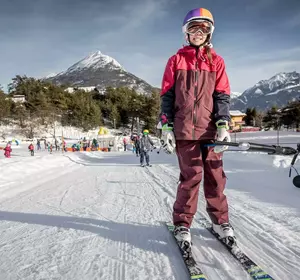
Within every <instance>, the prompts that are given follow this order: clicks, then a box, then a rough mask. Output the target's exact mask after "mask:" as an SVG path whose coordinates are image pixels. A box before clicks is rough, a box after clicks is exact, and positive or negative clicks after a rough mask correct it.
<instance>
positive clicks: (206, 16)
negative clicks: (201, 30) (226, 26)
mask: <svg viewBox="0 0 300 280" xmlns="http://www.w3.org/2000/svg"><path fill="white" fill-rule="evenodd" d="M192 21H199V22H201V21H208V22H210V23H211V24H212V32H211V34H212V33H213V31H214V18H213V16H212V13H211V12H210V11H209V10H207V9H205V8H197V9H193V10H191V11H189V12H188V13H187V14H186V16H185V18H184V20H183V24H182V32H183V33H186V31H187V26H188V24H189V23H190V22H192Z"/></svg>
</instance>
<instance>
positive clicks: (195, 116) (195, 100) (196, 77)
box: [192, 48, 199, 140]
mask: <svg viewBox="0 0 300 280" xmlns="http://www.w3.org/2000/svg"><path fill="white" fill-rule="evenodd" d="M198 52H199V49H198V48H197V49H196V64H195V66H196V67H195V68H196V69H195V90H194V108H193V129H192V138H193V140H196V139H195V124H196V121H197V113H196V103H197V92H198Z"/></svg>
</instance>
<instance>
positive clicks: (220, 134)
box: [214, 120, 231, 153]
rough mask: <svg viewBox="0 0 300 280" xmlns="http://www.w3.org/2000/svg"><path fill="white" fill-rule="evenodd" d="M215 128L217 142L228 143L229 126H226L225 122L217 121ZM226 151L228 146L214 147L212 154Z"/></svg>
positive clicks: (226, 122)
mask: <svg viewBox="0 0 300 280" xmlns="http://www.w3.org/2000/svg"><path fill="white" fill-rule="evenodd" d="M216 126H217V141H226V142H230V141H231V137H230V134H229V132H228V129H229V126H228V121H226V120H218V121H217V122H216ZM227 149H228V146H225V145H224V146H215V148H214V152H215V153H222V152H224V151H226V150H227Z"/></svg>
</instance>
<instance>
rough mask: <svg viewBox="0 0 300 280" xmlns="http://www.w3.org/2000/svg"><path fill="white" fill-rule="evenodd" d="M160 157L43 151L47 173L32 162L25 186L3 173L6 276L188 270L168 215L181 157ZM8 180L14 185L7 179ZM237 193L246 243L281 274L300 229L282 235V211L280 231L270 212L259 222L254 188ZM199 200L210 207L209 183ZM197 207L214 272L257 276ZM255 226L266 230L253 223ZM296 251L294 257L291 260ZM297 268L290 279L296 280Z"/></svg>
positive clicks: (171, 276) (198, 237) (160, 275)
mask: <svg viewBox="0 0 300 280" xmlns="http://www.w3.org/2000/svg"><path fill="white" fill-rule="evenodd" d="M155 160H157V163H156V164H155ZM31 161H32V162H34V161H33V159H31ZM153 161H154V165H153V166H152V167H145V168H141V167H140V166H139V165H138V159H137V158H136V157H135V156H133V155H132V154H130V153H123V154H122V153H107V154H102V153H90V154H89V153H70V154H68V156H67V157H62V156H57V157H52V158H51V160H50V163H46V161H45V166H44V167H45V168H44V169H45V170H44V171H43V170H42V168H41V167H39V168H37V169H36V170H38V171H39V172H43V174H44V176H41V177H38V175H37V174H38V173H34V172H33V171H32V170H27V171H26V172H27V173H26V174H27V175H28V176H27V177H26V178H25V177H24V178H22V179H23V184H22V185H20V187H18V186H17V185H15V184H14V183H13V182H10V181H4V180H3V181H1V180H0V183H1V182H2V184H3V185H2V186H3V188H4V189H5V192H6V194H7V195H6V196H3V197H1V198H0V203H1V204H0V205H1V211H0V219H1V220H2V222H1V224H0V229H1V232H2V234H1V237H0V248H1V253H0V279H22V280H23V279H24V280H31V279H72V280H77V279H78V280H85V279H87V280H89V279H95V280H96V279H97V280H98V279H122V280H135V279H136V280H137V279H151V280H160V279H164V280H165V279H168V280H184V279H188V276H187V272H186V271H185V266H184V264H183V262H182V260H181V256H180V253H179V251H178V248H177V246H176V244H174V240H173V237H172V236H171V235H170V234H169V233H168V231H167V229H166V228H165V227H164V226H162V225H161V222H165V221H170V220H171V218H172V216H171V215H172V207H173V203H174V200H175V197H176V190H177V183H178V182H177V181H178V177H179V171H178V168H177V166H176V164H174V161H173V162H171V163H170V160H169V159H166V160H165V161H164V162H162V161H161V155H160V156H156V157H155V155H154V154H153ZM39 162H40V161H39ZM12 166H13V165H12ZM62 167H63V168H62ZM11 168H14V167H11ZM0 179H1V178H0ZM6 180H7V179H6ZM12 181H13V180H12ZM10 183H12V184H13V189H12V190H10V191H9V189H7V185H5V186H4V184H10ZM0 186H1V184H0ZM230 195H231V199H234V200H236V201H235V202H233V203H230V205H231V214H232V221H233V224H234V226H235V229H236V232H237V235H238V238H239V240H240V239H241V245H242V246H243V249H245V251H246V252H247V253H249V255H250V256H251V257H253V259H255V260H256V261H257V262H258V263H259V264H263V266H264V268H266V270H267V271H268V272H270V273H271V274H272V273H273V272H276V276H279V277H281V276H282V275H286V274H284V273H288V272H289V270H290V269H297V268H296V267H295V266H296V261H297V260H298V255H297V252H299V250H298V247H297V246H299V245H297V244H299V243H297V244H296V243H295V240H298V239H297V238H298V237H297V234H296V233H295V232H293V231H292V230H291V232H287V234H286V236H287V237H288V236H290V239H288V238H287V239H286V241H285V242H284V243H286V245H288V244H287V243H288V242H290V245H291V246H285V244H284V243H280V239H278V238H277V237H278V235H276V231H277V230H278V227H279V226H280V223H281V221H280V220H278V225H277V224H276V226H275V227H274V232H270V231H268V232H269V234H270V235H271V237H272V238H270V236H269V235H267V234H266V231H264V230H263V229H264V228H267V226H268V225H269V224H270V223H272V219H273V218H274V216H272V217H269V218H270V220H268V215H270V213H271V212H270V211H269V212H268V213H263V212H262V213H261V216H264V217H262V221H263V224H262V225H260V223H257V220H256V218H253V220H251V216H253V217H259V218H260V216H259V215H257V212H260V211H261V205H257V207H254V206H253V205H255V204H253V203H248V204H247V203H246V206H245V202H246V201H247V199H248V197H247V196H246V195H245V196H242V195H241V193H240V192H236V193H235V192H234V191H233V190H230ZM245 207H247V209H246V208H245ZM198 208H199V212H200V213H201V214H205V202H204V198H203V191H202V187H201V191H200V198H199V203H198ZM243 211H244V212H243ZM245 212H247V213H248V215H246V214H245ZM240 215H243V217H245V219H244V218H243V219H241V216H240ZM197 217H199V216H198V215H197V216H196V218H195V220H194V223H193V229H192V234H193V240H194V241H193V242H194V244H195V248H194V253H195V257H196V259H197V260H198V261H199V263H200V265H201V267H202V268H203V271H204V272H205V273H206V274H207V276H208V277H209V279H220V280H229V279H241V280H242V279H250V278H249V277H248V275H247V274H246V273H245V272H244V271H243V270H242V269H241V267H240V265H239V263H238V262H237V261H236V260H235V259H234V258H233V257H232V256H231V255H230V254H229V253H228V252H227V250H226V249H225V248H224V246H223V245H222V244H220V242H219V241H217V240H215V237H213V236H212V235H211V234H210V233H209V232H208V231H207V230H204V229H201V227H200V224H199V223H198V222H197ZM293 217H294V218H296V216H293ZM263 218H264V219H263ZM277 226H278V227H277ZM253 227H254V228H255V229H256V233H259V234H253V235H251V234H250V233H249V232H253V230H252V228H253ZM260 227H262V228H261V229H260ZM271 233H272V234H271ZM279 236H280V235H279ZM248 239H249V240H248ZM275 245H276V246H277V247H276V250H277V251H278V253H277V252H276V251H275V249H274V248H272V247H274V246H275ZM292 245H293V246H294V250H293V249H292ZM247 246H248V247H247ZM287 247H289V248H290V250H288V249H287ZM261 249H263V250H262V252H261V251H260V250H261ZM275 252H276V254H275ZM269 253H270V254H271V255H270V256H268V254H269ZM289 256H290V257H291V256H292V259H291V261H290V264H289V266H287V265H286V264H284V265H283V264H282V262H285V261H287V258H288V257H289ZM293 256H294V258H293ZM277 257H278V258H279V260H280V261H278V262H276V261H275V260H274V258H277ZM280 258H281V259H280ZM271 264H274V267H272V265H271ZM291 272H293V271H292V270H291ZM291 272H290V274H288V275H289V276H290V278H288V279H293V280H294V279H295V280H296V278H292V277H293V275H292V273H291ZM280 273H281V274H280ZM274 277H275V276H274ZM275 278H276V277H275ZM276 279H283V280H284V279H285V278H284V277H283V278H282V277H281V278H278V277H277V278H276Z"/></svg>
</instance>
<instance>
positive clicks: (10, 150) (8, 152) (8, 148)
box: [4, 142, 12, 158]
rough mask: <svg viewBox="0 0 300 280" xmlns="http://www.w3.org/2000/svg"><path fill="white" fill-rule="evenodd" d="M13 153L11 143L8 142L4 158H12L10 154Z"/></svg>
mask: <svg viewBox="0 0 300 280" xmlns="http://www.w3.org/2000/svg"><path fill="white" fill-rule="evenodd" d="M11 152H12V149H11V142H8V143H7V144H6V147H5V148H4V156H5V157H7V158H10V157H11V156H10V153H11Z"/></svg>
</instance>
